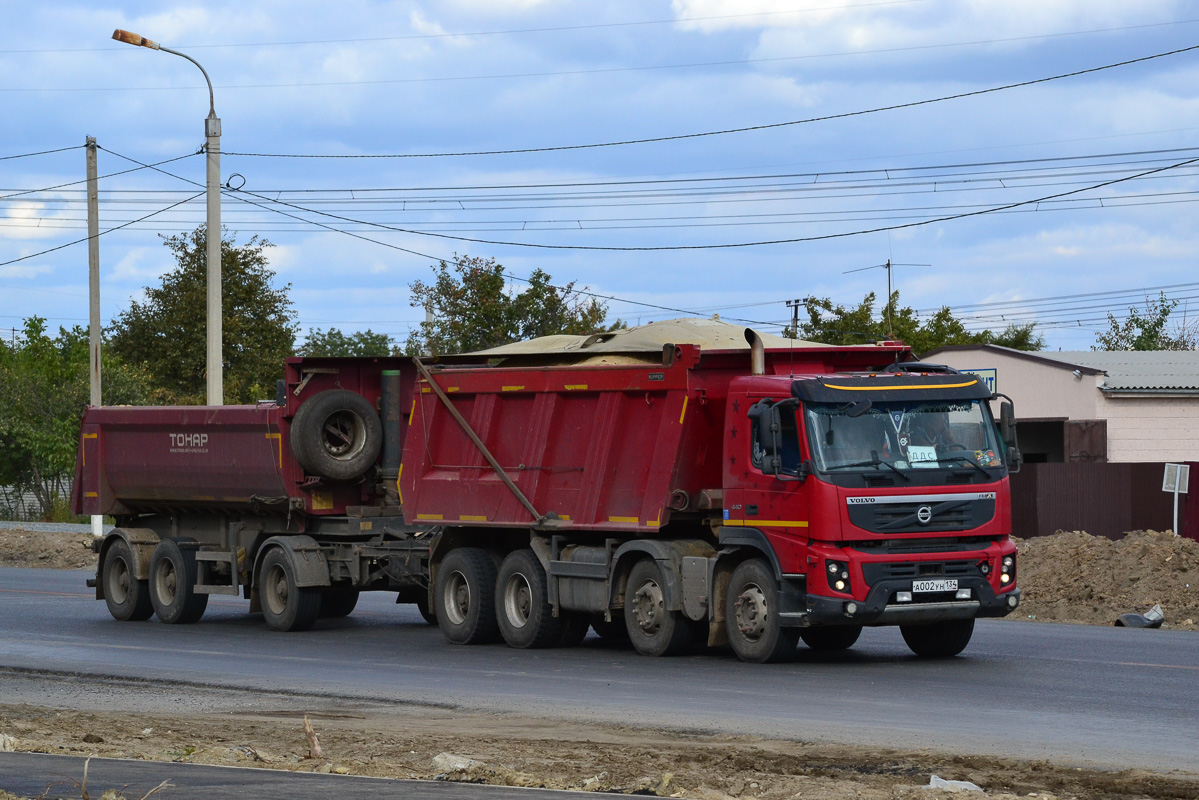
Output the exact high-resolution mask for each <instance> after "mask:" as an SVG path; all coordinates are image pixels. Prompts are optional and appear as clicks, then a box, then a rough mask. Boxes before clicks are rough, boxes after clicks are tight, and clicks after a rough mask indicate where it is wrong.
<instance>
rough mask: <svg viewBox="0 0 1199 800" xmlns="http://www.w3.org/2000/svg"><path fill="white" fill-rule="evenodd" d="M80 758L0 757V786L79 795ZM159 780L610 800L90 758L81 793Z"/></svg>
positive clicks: (239, 787) (230, 799)
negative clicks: (84, 785)
mask: <svg viewBox="0 0 1199 800" xmlns="http://www.w3.org/2000/svg"><path fill="white" fill-rule="evenodd" d="M83 762H84V759H83V758H82V757H79V756H53V755H42V754H40V753H0V786H3V787H4V789H5V790H6V791H8V792H10V793H14V794H18V795H22V796H27V797H72V798H74V797H79V796H80V788H81V786H80V784H81V782H82V777H83ZM163 781H170V784H171V787H172V788H171V789H170V790H168V791H167V792H166V793H165V794H164V795H163V796H165V797H203V798H204V800H246V798H247V797H286V798H288V800H328V798H330V797H353V798H355V799H356V800H357V798H362V800H383V798H403V799H404V800H522V799H523V798H528V797H530V796H533V797H536V798H538V800H578V798H599V799H600V800H602V799H603V798H614V797H616V796H617V795H610V794H600V793H598V792H588V793H586V794H583V793H580V792H560V791H553V790H547V789H536V790H529V789H516V788H512V787H509V786H479V785H475V784H469V783H451V782H445V783H434V782H432V781H401V780H392V779H388V778H359V777H352V776H348V775H313V774H311V773H299V772H283V771H280V770H262V769H245V768H242V767H212V766H204V765H200V764H178V763H175V764H168V763H160V762H154V761H132V760H125V759H111V758H93V759H92V760H91V762H90V763H89V764H88V768H87V789H88V793H89V794H90V795H92V796H93V797H99V796H100V794H101V793H102V792H104V791H105V790H106V789H118V790H122V791H123V793H124V795H125V796H127V797H143V796H144V795H145V794H146V792H149V791H150V790H151V789H153V788H154V787H155V786H158V785H159V784H160V783H162V782H163Z"/></svg>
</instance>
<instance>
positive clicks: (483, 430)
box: [399, 345, 906, 534]
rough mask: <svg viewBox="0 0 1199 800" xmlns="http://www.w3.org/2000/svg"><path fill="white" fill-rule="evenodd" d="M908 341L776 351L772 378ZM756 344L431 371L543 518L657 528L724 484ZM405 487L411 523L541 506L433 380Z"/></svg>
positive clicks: (492, 522) (868, 358)
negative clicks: (730, 426) (740, 395)
mask: <svg viewBox="0 0 1199 800" xmlns="http://www.w3.org/2000/svg"><path fill="white" fill-rule="evenodd" d="M905 352H906V348H904V347H902V346H893V347H877V346H870V347H861V348H844V347H841V348H832V347H829V348H825V347H803V348H797V349H795V350H793V351H792V350H771V351H767V352H766V372H767V373H769V374H779V375H788V374H802V373H816V374H828V373H834V372H844V371H852V370H861V369H867V368H869V367H871V366H875V365H878V364H880V363H887V362H889V361H891V360H893V359H894V358H895V356H896V354H897V353H905ZM749 360H750V354H749V352H748V351H745V350H738V351H715V352H712V351H701V349H700V348H699V347H698V346H696V345H678V346H675V347H674V348H673V352H672V353H671V352H667V353H666V356H665V358H664V359H663V361H664V362H666V363H659V364H637V365H628V366H623V365H622V366H553V367H533V368H530V367H520V368H504V367H496V368H487V369H480V368H477V367H469V368H455V367H448V368H444V369H439V370H436V371H434V372H433V378H434V380H435V381H437V383H438V385H439V386H440V388H441V389H442V390H444V391H445V393H446V395H447V396H448V397H449V398H450V400H451V402H452V403H453V404H454V406H455V407H456V408H457V409H458V411H459V412H460V413H461V414H462V416H463V417H464V418H465V419H466V421H467V422H468V423H469V425H470V427H471V428H472V429H473V430H474V431H475V433H476V434H478V436H479V437H480V439H482V440H483V443H484V444H485V445H486V447H487V449H488V450H490V452H491V453H492V454H493V455H494V456H495V458H496V460H497V461H498V462H499V463H500V465H501V466H502V467H503V468H504V470H505V472H506V473H507V474H508V475H509V476H511V477H512V478H513V479H514V481H515V483H516V485H517V487H518V488H520V490H521V491H522V492H523V493H524V494H525V495H526V496H527V498H528V499H529V500H530V502H531V504H532V506H533V507H534V509H535V510H536V511H537V512H538V513H539V514H541V515H543V516H548V515H551V514H552V515H554V516H557V517H558V518H559V519H560V520H562V522H561V523H560V524H561V526H562V528H563V529H565V530H575V531H596V532H605V531H622V532H640V533H642V534H645V533H650V534H652V533H653V532H654V531H656V530H657V529H659V528H660V527H662V526H665V525H666V524H667V523H668V522H669V521H670V516H671V511H672V507H673V508H676V509H678V508H686V507H689V508H691V509H694V508H695V507H696V506H695V504H696V502H697V501H698V499H699V497H700V494H701V492H703V491H705V490H719V489H720V488H721V486H722V471H721V458H722V453H723V447H724V436H725V432H724V427H725V425H724V415H725V400H726V398H727V397H728V390H729V385H730V383H731V381H732V380H733V379H734V378H737V377H742V376H746V375H747V374H748V373H749V367H750V364H749ZM418 386H419V394H418V395H417V396H416V397H415V399H414V401H413V403H412V406H411V411H410V412H409V418H408V434H407V439H406V443H405V447H404V457H403V467H402V471H401V474H400V480H399V485H400V491H401V496H402V505H403V508H404V516H405V518H406V520H407V521H408V522H409V524H424V525H442V524H456V525H472V524H477V525H482V526H488V527H494V526H501V527H525V528H527V527H529V526H530V525H531V524H533V523H534V522H535V520H534V518H533V516H532V514H531V513H530V512H529V510H528V509H527V508H526V507H525V506H524V505H523V504H522V503H521V502H520V501H519V500H518V499H517V497H516V495H515V494H514V493H513V492H512V491H511V490H510V489H509V488H508V487H507V486H505V485H504V483H503V482H502V481H501V479H500V477H499V476H498V475H497V474H496V472H495V471H494V470H493V469H492V468H491V466H490V465H489V464H488V463H487V461H485V460H484V457H483V455H482V454H481V452H480V451H479V449H478V448H476V447H475V446H474V444H473V443H472V442H471V441H470V439H469V438H468V437H467V435H466V433H465V432H464V431H463V430H462V428H461V426H460V425H459V424H458V423H457V422H456V421H455V420H454V419H453V417H452V416H451V414H450V413H449V412H448V410H447V408H446V406H445V404H444V403H443V402H442V401H441V400H440V399H439V398H438V396H437V395H436V393H434V392H433V390H432V389H431V388H430V387H429V386H428V385H427V384H426V383H425V382H424V381H421V382H420V383H419V384H418Z"/></svg>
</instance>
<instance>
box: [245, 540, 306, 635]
mask: <svg viewBox="0 0 1199 800" xmlns="http://www.w3.org/2000/svg"><path fill="white" fill-rule="evenodd" d="M258 591H259V594H260V596H261V598H262V616H263V617H264V618H265V619H266V624H267V625H268V626H269V627H270V628H271V629H273V630H276V631H306V630H308V629H309V628H311V627H312V624H313V623H314V622H316V618H317V617H318V616H320V613H321V591H320V589H317V588H316V587H312V586H297V585H296V567H295V564H293V563H292V555H291V552H290V551H288V550H286V549H284V548H282V547H272V548H271V549H270V551H269V552H268V553H267V554H266V555H265V556H263V558H262V568H261V569H260V570H259V571H258Z"/></svg>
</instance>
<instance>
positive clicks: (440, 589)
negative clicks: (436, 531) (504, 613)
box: [434, 547, 500, 644]
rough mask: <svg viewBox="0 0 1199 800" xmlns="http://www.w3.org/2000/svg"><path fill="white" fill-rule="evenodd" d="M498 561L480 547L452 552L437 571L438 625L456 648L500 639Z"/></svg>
mask: <svg viewBox="0 0 1199 800" xmlns="http://www.w3.org/2000/svg"><path fill="white" fill-rule="evenodd" d="M495 576H496V568H495V561H494V560H493V559H492V557H491V555H490V554H488V552H487V551H486V550H484V549H482V548H480V547H459V548H456V549H454V550H451V551H450V552H449V554H448V555H447V556H446V557H445V558H444V559H443V560H442V562H441V566H440V567H439V568H438V570H437V584H436V590H435V592H434V594H435V596H436V598H437V608H436V614H437V624H438V626H440V627H441V632H442V634H443V635H444V636H445V638H446V639H448V640H449V641H450V642H452V643H453V644H488V643H490V642H497V641H499V639H500V629H499V624H498V623H497V622H496V619H495Z"/></svg>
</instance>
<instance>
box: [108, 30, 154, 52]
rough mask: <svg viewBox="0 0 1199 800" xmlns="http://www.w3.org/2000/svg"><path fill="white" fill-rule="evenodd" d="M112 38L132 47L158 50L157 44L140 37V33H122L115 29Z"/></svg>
mask: <svg viewBox="0 0 1199 800" xmlns="http://www.w3.org/2000/svg"><path fill="white" fill-rule="evenodd" d="M112 38H114V39H116V40H117V41H118V42H124V43H125V44H131V45H133V46H134V47H148V48H150V49H151V50H158V49H160V45H159V44H158V42H155V41H151V40H150V39H147V38H146V37H145V36H142V35H141V34H140V33H130V32H129V31H123V30H121V29H120V28H117V29H116V30H115V31H113V32H112Z"/></svg>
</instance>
